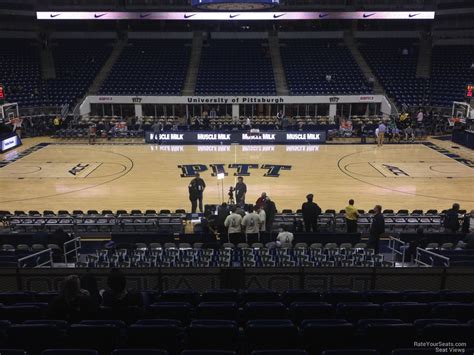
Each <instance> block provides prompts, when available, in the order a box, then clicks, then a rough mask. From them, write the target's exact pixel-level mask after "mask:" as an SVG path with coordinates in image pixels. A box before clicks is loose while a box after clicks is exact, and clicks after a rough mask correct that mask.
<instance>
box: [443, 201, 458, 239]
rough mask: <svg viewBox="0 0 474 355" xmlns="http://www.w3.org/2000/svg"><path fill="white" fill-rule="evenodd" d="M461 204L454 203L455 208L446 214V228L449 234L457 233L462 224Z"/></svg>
mask: <svg viewBox="0 0 474 355" xmlns="http://www.w3.org/2000/svg"><path fill="white" fill-rule="evenodd" d="M459 209H460V206H459V203H453V207H452V208H451V209H449V210H448V211H446V213H445V214H444V223H443V225H444V228H445V229H446V230H447V231H448V232H452V233H456V232H457V231H458V230H459V228H460V227H461V224H460V223H459Z"/></svg>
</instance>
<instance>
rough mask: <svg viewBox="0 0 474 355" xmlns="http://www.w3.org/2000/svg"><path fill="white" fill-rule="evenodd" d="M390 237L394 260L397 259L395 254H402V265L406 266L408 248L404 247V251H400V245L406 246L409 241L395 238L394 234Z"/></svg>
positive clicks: (390, 247)
mask: <svg viewBox="0 0 474 355" xmlns="http://www.w3.org/2000/svg"><path fill="white" fill-rule="evenodd" d="M389 238H390V239H389V240H388V249H390V250H391V251H392V260H393V261H394V260H395V254H398V255H401V256H402V266H405V255H406V250H407V248H403V251H400V247H404V246H406V245H407V243H406V242H404V241H403V240H401V239H398V238H394V237H392V236H390V237H389Z"/></svg>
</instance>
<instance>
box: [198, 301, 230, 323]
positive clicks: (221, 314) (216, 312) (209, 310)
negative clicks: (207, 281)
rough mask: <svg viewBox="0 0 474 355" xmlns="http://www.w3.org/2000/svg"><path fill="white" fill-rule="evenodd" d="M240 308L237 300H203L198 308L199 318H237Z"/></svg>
mask: <svg viewBox="0 0 474 355" xmlns="http://www.w3.org/2000/svg"><path fill="white" fill-rule="evenodd" d="M238 315H239V308H238V305H237V303H235V302H201V303H200V304H199V305H198V307H197V308H196V316H197V318H199V319H228V320H237V318H238Z"/></svg>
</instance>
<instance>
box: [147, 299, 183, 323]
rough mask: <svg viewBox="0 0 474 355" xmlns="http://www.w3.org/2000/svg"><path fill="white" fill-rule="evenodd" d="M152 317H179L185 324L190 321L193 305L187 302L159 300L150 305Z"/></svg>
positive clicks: (149, 313) (149, 309) (149, 314)
mask: <svg viewBox="0 0 474 355" xmlns="http://www.w3.org/2000/svg"><path fill="white" fill-rule="evenodd" d="M147 315H148V316H149V317H150V318H161V319H178V320H180V321H181V322H183V323H184V324H187V323H188V322H189V319H190V316H191V305H190V304H189V303H187V302H159V303H155V304H152V305H151V306H150V307H148V310H147Z"/></svg>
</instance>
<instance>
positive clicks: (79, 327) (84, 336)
mask: <svg viewBox="0 0 474 355" xmlns="http://www.w3.org/2000/svg"><path fill="white" fill-rule="evenodd" d="M68 333H69V344H70V346H71V347H77V348H87V349H96V350H97V351H99V352H100V353H105V352H111V351H112V350H113V349H115V348H116V347H118V346H119V342H120V328H119V327H116V326H114V325H111V324H105V325H85V324H73V325H71V326H70V327H69V331H68Z"/></svg>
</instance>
